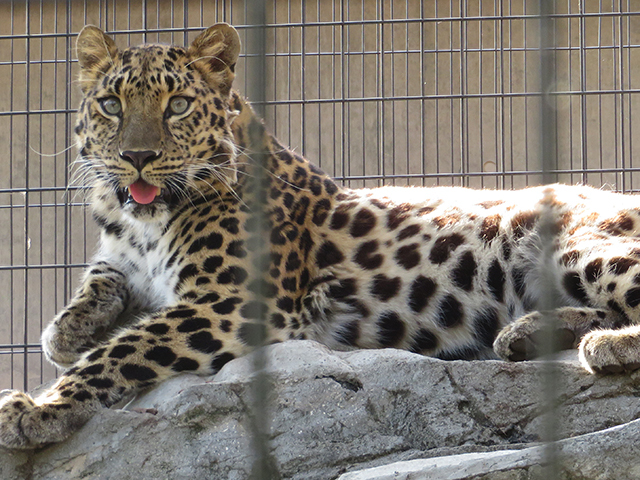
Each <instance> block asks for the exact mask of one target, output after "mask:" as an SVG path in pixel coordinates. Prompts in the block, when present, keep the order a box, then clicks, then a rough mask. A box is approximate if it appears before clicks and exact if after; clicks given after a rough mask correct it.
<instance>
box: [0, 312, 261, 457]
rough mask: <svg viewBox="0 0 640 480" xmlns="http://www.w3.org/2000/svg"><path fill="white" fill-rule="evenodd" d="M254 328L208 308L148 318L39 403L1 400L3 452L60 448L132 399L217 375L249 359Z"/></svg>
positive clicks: (20, 396) (20, 397)
mask: <svg viewBox="0 0 640 480" xmlns="http://www.w3.org/2000/svg"><path fill="white" fill-rule="evenodd" d="M223 303H224V302H223ZM224 307H225V311H226V312H229V311H230V308H229V305H227V304H225V305H224ZM221 308H222V307H221ZM247 325H249V326H251V325H253V324H252V323H248V322H246V321H244V323H243V320H242V319H241V318H239V317H235V318H234V317H233V316H231V315H228V316H225V318H218V317H217V316H215V314H213V313H212V308H211V306H209V305H201V304H193V305H192V304H179V305H177V306H175V307H172V308H169V309H167V310H166V311H163V312H161V313H157V314H155V315H153V316H150V317H146V318H143V319H141V320H139V321H138V323H137V324H136V325H135V326H132V327H129V328H126V329H123V330H122V331H120V332H118V334H117V335H116V336H114V337H113V338H111V339H109V340H108V341H107V342H105V343H104V344H102V345H100V346H99V347H98V348H95V349H93V350H91V351H89V352H87V353H86V354H85V355H84V356H83V357H82V359H81V360H80V361H79V362H78V363H77V364H76V365H75V366H74V367H73V368H71V369H70V370H68V371H67V372H65V373H64V374H63V375H62V376H61V377H60V379H59V380H58V381H57V383H56V384H55V385H54V386H53V387H51V388H50V389H49V390H47V391H45V392H44V393H43V394H42V395H40V396H39V397H37V398H35V399H32V398H31V397H30V396H28V395H27V394H25V393H22V392H17V391H13V392H8V394H7V395H6V396H5V397H2V398H0V446H4V447H8V448H13V449H32V448H37V447H40V446H43V445H46V444H48V443H53V442H59V441H61V440H64V439H65V438H67V437H68V436H70V435H71V434H72V433H73V432H75V431H76V430H77V429H78V428H80V427H81V426H82V425H83V424H84V423H85V422H86V421H87V420H89V419H90V418H91V416H92V415H94V414H95V413H96V412H97V411H98V410H99V409H100V408H102V407H109V406H111V405H113V404H115V403H117V402H118V401H120V400H121V399H122V398H124V397H125V396H127V395H130V394H133V393H135V392H137V391H139V390H141V389H144V388H149V387H151V386H153V385H156V384H157V383H159V382H162V381H163V380H165V379H167V378H169V377H171V376H174V375H177V374H178V373H180V372H184V371H189V372H192V373H196V374H201V375H210V374H212V373H214V372H216V371H217V370H219V369H220V368H221V367H222V366H223V365H224V364H225V363H226V362H228V361H230V360H231V359H233V358H235V357H236V356H239V355H244V354H246V353H248V351H249V350H250V347H249V346H248V345H247V342H244V341H242V340H241V339H242V338H244V337H246V332H247V331H248V330H250V329H251V327H247Z"/></svg>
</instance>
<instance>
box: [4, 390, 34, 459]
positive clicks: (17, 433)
mask: <svg viewBox="0 0 640 480" xmlns="http://www.w3.org/2000/svg"><path fill="white" fill-rule="evenodd" d="M0 395H3V396H2V397H0V446H3V447H6V448H12V449H28V448H35V447H36V446H37V445H34V444H33V443H32V442H31V440H30V439H29V438H28V437H27V436H26V435H25V432H24V428H23V420H24V417H25V415H28V414H30V413H32V412H33V411H34V410H35V409H36V408H37V407H36V405H35V403H34V401H33V399H32V398H31V397H30V396H29V395H27V394H26V393H22V392H18V391H15V390H3V391H2V392H0Z"/></svg>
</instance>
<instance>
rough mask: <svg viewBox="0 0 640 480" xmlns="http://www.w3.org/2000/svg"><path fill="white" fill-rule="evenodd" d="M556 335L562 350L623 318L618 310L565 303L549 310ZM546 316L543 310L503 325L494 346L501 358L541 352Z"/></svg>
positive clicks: (514, 358) (525, 357)
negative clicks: (580, 306) (589, 333)
mask: <svg viewBox="0 0 640 480" xmlns="http://www.w3.org/2000/svg"><path fill="white" fill-rule="evenodd" d="M546 314H547V315H549V316H550V318H549V321H550V322H551V325H552V329H551V332H552V335H553V336H554V338H553V340H554V342H555V346H556V347H557V349H558V350H567V349H571V348H577V346H578V344H579V343H580V340H581V339H582V337H583V336H584V335H586V334H587V333H588V332H591V331H593V330H596V329H600V328H615V327H616V326H617V325H618V324H619V322H620V316H619V314H617V313H616V312H613V311H609V310H604V309H596V308H587V307H584V308H578V307H563V308H558V309H556V310H554V311H551V312H547V313H546ZM545 327H546V326H545V317H544V316H543V314H542V313H540V312H531V313H529V314H527V315H524V316H522V317H520V318H518V319H517V320H515V321H514V322H512V323H510V324H509V325H507V326H506V327H504V328H503V329H502V331H501V332H500V333H499V334H498V337H497V338H496V340H495V342H494V343H493V349H494V351H495V352H496V354H498V355H499V356H500V357H501V358H503V359H505V360H510V361H514V362H518V361H522V360H531V359H533V358H536V357H538V356H539V355H540V353H541V351H542V350H543V348H542V342H544V341H546V338H545Z"/></svg>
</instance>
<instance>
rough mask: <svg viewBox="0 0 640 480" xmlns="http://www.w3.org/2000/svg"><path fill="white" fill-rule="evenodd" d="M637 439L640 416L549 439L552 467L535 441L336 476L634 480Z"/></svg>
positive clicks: (360, 479) (368, 479)
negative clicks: (519, 446) (522, 446)
mask: <svg viewBox="0 0 640 480" xmlns="http://www.w3.org/2000/svg"><path fill="white" fill-rule="evenodd" d="M638 442H640V420H636V421H633V422H630V423H627V424H625V425H621V426H617V427H613V428H610V429H607V430H603V431H601V432H597V433H591V434H587V435H581V436H578V437H574V438H570V439H567V440H562V441H559V442H556V443H554V444H551V445H550V448H551V449H552V451H553V455H555V456H556V458H557V463H556V464H555V466H554V467H551V466H549V461H548V456H547V455H549V452H548V451H547V450H546V448H547V447H546V446H538V447H532V448H527V449H524V450H501V451H497V452H485V453H466V454H461V455H450V456H446V457H437V458H430V459H424V460H422V459H421V460H410V461H406V462H396V463H392V464H390V465H385V466H383V467H376V468H370V469H366V470H361V471H359V472H352V473H346V474H344V475H341V476H340V477H339V479H338V480H422V479H424V480H429V479H439V480H472V479H473V480H485V479H486V480H534V479H540V478H563V479H573V478H588V479H594V480H595V479H602V480H605V479H614V478H615V479H618V480H632V479H637V478H640V463H638ZM554 469H555V470H554ZM545 470H546V471H545ZM552 472H553V475H550V474H551V473H552Z"/></svg>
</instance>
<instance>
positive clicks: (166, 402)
mask: <svg viewBox="0 0 640 480" xmlns="http://www.w3.org/2000/svg"><path fill="white" fill-rule="evenodd" d="M267 358H268V362H269V363H268V368H267V370H268V372H269V374H270V378H271V382H270V384H271V393H270V412H271V413H270V415H271V434H270V436H271V454H272V458H273V461H274V463H275V464H276V465H277V467H278V469H279V470H280V473H281V475H282V477H283V478H287V479H300V480H302V479H305V480H308V479H323V480H324V479H331V478H337V477H339V476H340V475H341V474H345V475H344V476H343V477H342V478H344V479H348V480H354V479H358V480H360V478H362V479H365V478H366V479H369V478H372V479H373V478H376V479H377V478H407V479H409V478H411V479H413V478H416V479H417V478H427V477H425V476H424V475H425V474H424V469H425V468H428V469H432V468H434V467H433V465H436V464H437V465H441V466H442V467H438V468H443V469H445V470H442V471H443V472H446V468H449V471H452V472H454V474H455V472H466V471H468V472H471V473H469V474H468V475H467V476H460V475H461V474H458V476H446V475H448V474H445V473H443V474H442V476H429V477H428V478H456V479H457V478H465V479H466V478H474V479H475V478H491V479H497V480H500V479H502V478H504V479H521V478H522V479H529V478H533V477H532V476H531V475H535V474H537V473H536V472H538V471H539V470H540V468H542V467H541V466H540V463H541V460H540V459H541V457H540V455H541V454H540V448H537V447H532V446H531V445H532V444H533V445H535V442H536V441H537V440H539V436H538V435H539V430H540V428H541V425H543V424H544V421H543V419H544V418H545V417H544V416H542V415H541V414H540V411H539V408H538V405H539V399H540V398H539V397H540V392H541V387H540V376H541V372H542V370H544V369H545V368H544V367H543V364H541V363H540V362H523V363H518V364H516V363H505V362H499V361H484V362H481V361H475V362H462V361H456V362H444V361H440V360H436V359H431V358H427V357H422V356H419V355H415V354H411V353H409V352H404V351H398V350H391V349H389V350H379V351H373V350H361V351H354V352H333V351H330V350H328V349H326V348H325V347H323V346H321V345H319V344H317V343H314V342H307V341H298V342H287V343H283V344H279V345H274V346H272V347H269V348H268V349H267ZM252 362H253V359H252V358H251V357H246V358H241V359H237V360H234V361H232V362H230V363H229V364H227V365H226V366H225V367H224V368H223V370H222V371H221V372H219V373H218V374H217V375H216V376H214V377H210V378H201V377H196V376H193V375H183V376H180V377H178V378H175V379H173V380H171V381H168V382H165V383H164V384H163V385H161V386H159V387H158V388H156V389H155V390H152V391H150V392H148V393H146V394H144V395H141V396H140V397H139V398H137V399H135V400H134V401H132V402H131V403H130V404H129V405H127V406H126V409H121V410H116V409H110V410H104V411H102V412H101V413H100V414H98V415H97V416H96V417H95V418H93V419H92V420H91V421H90V422H89V423H88V424H87V425H86V426H85V427H84V428H83V429H82V430H80V431H79V432H78V433H77V434H76V435H74V436H73V437H72V438H70V439H69V440H68V441H66V442H64V443H62V444H60V445H52V446H49V447H47V448H44V449H42V450H40V451H37V452H33V453H10V452H4V451H3V452H1V453H2V454H1V455H0V478H2V479H7V480H9V479H25V478H29V479H33V480H38V479H51V480H53V479H60V480H62V479H65V480H67V479H101V480H102V479H114V480H115V479H128V478H131V479H134V478H135V479H154V480H155V479H171V480H179V479H189V480H193V479H201V478H202V479H204V478H220V479H227V478H228V479H244V478H248V476H249V472H250V470H251V464H252V455H251V440H250V438H251V435H250V434H249V432H250V422H249V420H248V418H249V417H248V412H250V410H251V409H250V405H251V397H252V395H251V392H252V390H251V383H250V382H251V377H252V371H253V370H252V365H253V363H252ZM556 370H557V378H558V379H559V381H558V385H559V388H558V390H557V393H558V396H559V398H560V400H561V405H560V406H559V408H558V412H557V414H556V415H555V416H554V418H555V421H554V422H553V425H555V426H557V428H558V433H559V434H560V435H561V436H562V437H564V438H569V440H565V441H564V442H562V443H561V445H562V447H561V448H562V453H563V455H566V458H567V459H570V461H569V462H568V463H571V464H573V466H574V467H575V468H576V469H577V468H580V469H581V470H575V472H579V473H580V475H582V476H578V473H576V474H575V476H574V477H573V478H589V479H591V478H594V479H595V478H603V479H604V478H617V479H624V478H640V474H638V475H636V476H635V477H634V476H633V475H632V476H628V475H631V474H632V473H633V474H635V473H638V472H635V471H634V472H632V471H631V470H630V469H631V468H636V467H633V466H634V464H640V462H638V461H637V460H635V461H631V460H628V458H631V457H630V455H631V451H632V450H633V447H634V446H637V445H638V441H637V440H638V439H637V437H638V436H640V433H639V432H640V425H639V424H637V423H636V422H631V421H632V420H634V419H636V418H638V417H640V402H638V401H637V395H638V384H639V381H640V373H635V374H632V375H627V376H608V377H602V376H592V375H589V374H587V373H586V372H585V371H583V370H582V368H581V367H580V366H579V365H578V364H577V362H576V361H575V356H570V357H569V358H568V359H566V360H563V361H561V362H559V363H558V364H557V369H556ZM628 422H631V423H628ZM621 424H626V425H624V426H623V427H619V428H614V429H609V430H607V428H609V427H612V426H615V425H621ZM591 432H598V433H595V434H592V435H586V434H589V433H591ZM570 437H575V438H570ZM525 447H529V448H525ZM559 448H560V447H559ZM581 451H584V452H587V453H580V452H581ZM604 458H607V461H606V462H605V461H603V459H604ZM612 458H613V459H614V460H615V459H617V458H620V462H617V461H616V462H614V461H612V460H611V459H612ZM634 458H635V457H634ZM415 459H421V460H415ZM410 460H413V462H412V463H408V464H407V463H401V464H397V465H402V468H408V469H409V470H407V472H408V473H403V474H402V475H405V476H397V477H396V476H393V475H395V473H388V472H391V471H392V470H386V472H387V473H384V471H382V473H379V471H376V470H370V469H371V468H374V467H379V466H384V465H387V466H388V467H386V468H391V469H393V468H400V467H399V466H398V467H396V466H394V465H390V464H392V463H394V462H405V461H410ZM421 462H423V463H421ZM429 462H431V463H429ZM613 464H615V465H616V466H612V465H613ZM447 465H448V467H447ZM620 465H622V466H624V465H626V467H625V468H627V470H624V469H620V470H611V471H615V472H617V473H616V475H613V476H611V475H612V474H611V471H607V470H606V469H607V468H609V469H611V468H618V467H619V466H620ZM461 466H464V468H465V469H466V470H463V469H462V467H461ZM491 468H493V470H491ZM572 468H573V467H572ZM367 469H369V473H367ZM411 469H414V470H415V471H414V470H411ZM420 469H422V473H420V471H421V470H420ZM474 469H475V470H474ZM356 471H359V472H357V473H356ZM429 471H431V470H429ZM346 472H349V473H346ZM371 472H373V473H371ZM572 472H573V471H572ZM630 472H631V473H630ZM498 474H499V475H500V476H496V475H498ZM572 474H573V473H572ZM349 475H351V476H349ZM354 475H355V476H354ZM357 475H370V476H361V477H360V476H357ZM371 475H374V476H371ZM375 475H379V476H375ZM380 475H382V476H380ZM384 475H386V476H384ZM389 475H391V476H389ZM421 475H422V476H421ZM486 475H489V476H486ZM567 478H569V477H567Z"/></svg>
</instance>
